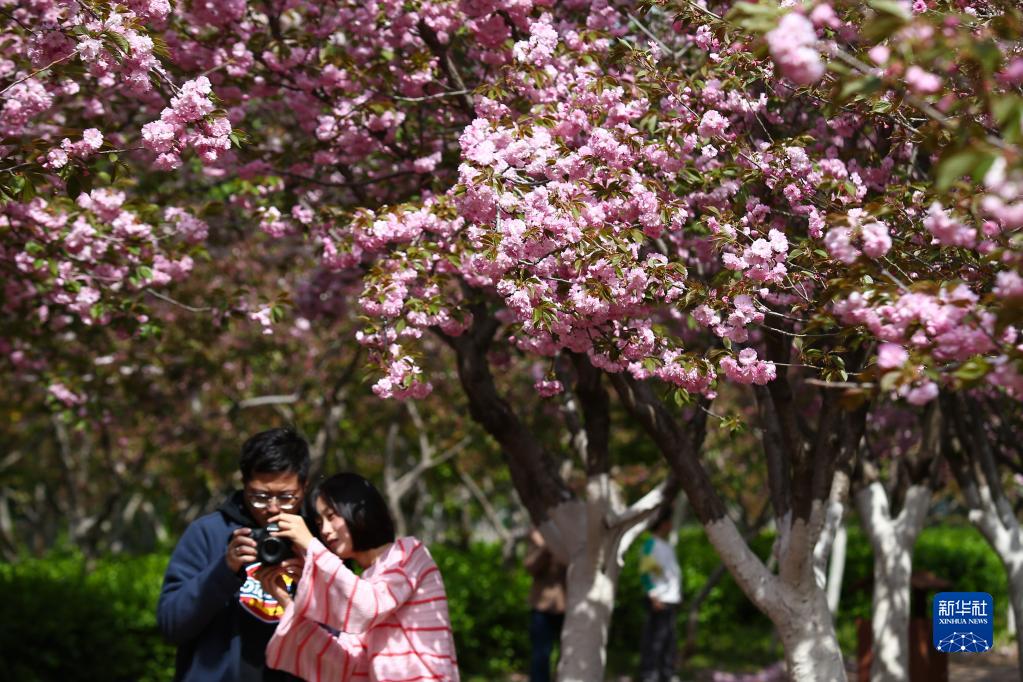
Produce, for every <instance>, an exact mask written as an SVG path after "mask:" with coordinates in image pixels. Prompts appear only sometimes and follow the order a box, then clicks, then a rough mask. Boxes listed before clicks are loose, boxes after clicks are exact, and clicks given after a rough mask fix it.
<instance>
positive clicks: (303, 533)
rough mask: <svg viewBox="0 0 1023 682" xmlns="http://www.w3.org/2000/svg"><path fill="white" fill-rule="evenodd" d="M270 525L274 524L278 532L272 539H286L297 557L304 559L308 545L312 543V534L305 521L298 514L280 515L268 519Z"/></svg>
mask: <svg viewBox="0 0 1023 682" xmlns="http://www.w3.org/2000/svg"><path fill="white" fill-rule="evenodd" d="M270 523H276V524H277V527H278V528H279V530H277V531H276V532H275V533H274V537H277V538H287V539H288V540H291V544H292V545H293V546H294V548H295V554H296V555H297V556H301V557H304V556H305V552H306V550H307V549H308V548H309V543H310V542H312V541H313V534H312V533H310V532H309V526H307V525H306V522H305V519H303V518H302V517H301V516H299V515H298V514H285V513H283V512H282V513H280V514H278V515H277V516H274V517H273V518H271V519H270Z"/></svg>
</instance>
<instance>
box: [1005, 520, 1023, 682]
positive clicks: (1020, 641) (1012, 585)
mask: <svg viewBox="0 0 1023 682" xmlns="http://www.w3.org/2000/svg"><path fill="white" fill-rule="evenodd" d="M1018 539H1019V538H1018V536H1017V540H1018ZM1017 546H1018V545H1017ZM1006 573H1007V575H1008V577H1009V601H1010V602H1011V604H1012V616H1013V618H1014V619H1015V622H1016V623H1017V628H1018V624H1019V623H1023V556H1020V552H1019V551H1017V561H1015V562H1013V564H1012V565H1011V566H1006ZM1016 655H1017V656H1018V658H1017V661H1018V663H1017V665H1019V666H1021V668H1020V679H1023V636H1020V634H1019V633H1018V632H1017V633H1016Z"/></svg>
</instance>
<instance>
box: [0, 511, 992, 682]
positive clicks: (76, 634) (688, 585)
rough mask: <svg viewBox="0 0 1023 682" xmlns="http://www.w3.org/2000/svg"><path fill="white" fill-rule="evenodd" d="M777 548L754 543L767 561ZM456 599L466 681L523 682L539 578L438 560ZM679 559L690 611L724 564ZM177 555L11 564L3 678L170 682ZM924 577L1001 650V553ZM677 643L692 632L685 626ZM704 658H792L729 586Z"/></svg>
mask: <svg viewBox="0 0 1023 682" xmlns="http://www.w3.org/2000/svg"><path fill="white" fill-rule="evenodd" d="M770 546H771V537H770V535H768V534H764V535H762V536H761V537H759V538H757V539H756V540H755V541H754V549H755V551H756V552H757V553H758V554H759V555H760V556H766V555H767V553H768V552H769V551H770ZM431 551H432V553H433V555H434V558H435V559H436V560H437V563H438V565H439V566H440V569H441V573H442V575H443V576H444V582H445V584H446V586H447V590H448V598H449V608H450V611H451V619H452V626H453V629H454V632H455V641H456V646H457V647H458V656H459V661H460V664H461V668H462V671H463V677H464V678H465V679H467V680H470V679H474V678H475V679H479V680H495V679H500V678H502V677H503V676H505V675H506V674H507V673H510V672H519V673H521V672H525V670H526V668H527V661H528V653H529V640H528V634H527V627H528V612H527V608H528V607H527V605H526V598H527V593H528V589H529V578H528V576H527V575H526V573H525V571H523V570H522V568H521V566H520V564H518V563H517V562H513V563H512V564H511V565H507V564H504V563H503V562H502V560H501V555H500V549H499V548H498V547H497V546H489V545H475V546H473V547H471V548H470V549H468V550H458V549H453V548H445V547H443V546H440V545H437V546H434V547H432V548H431ZM637 551H638V545H637V546H636V547H633V548H632V550H630V552H629V553H628V555H627V561H626V566H625V569H624V570H623V573H622V577H621V582H620V586H619V593H618V606H617V607H616V609H615V612H614V620H613V621H612V624H611V632H610V641H609V647H608V668H609V672H611V673H625V674H629V673H631V672H633V671H635V670H636V667H637V664H638V661H637V655H638V654H637V652H638V649H639V638H640V633H641V631H642V625H643V609H642V606H641V603H642V589H641V587H640V583H639V574H638V572H637V568H636V567H637V561H636V552H637ZM678 552H679V557H680V561H681V564H682V570H683V582H684V589H685V594H686V596H687V598H691V597H693V596H695V595H696V593H697V592H698V591H699V590H700V589H701V587H702V586H703V584H704V583H705V581H706V579H707V576H708V575H709V574H710V573H711V571H713V570H714V568H715V567H716V566H717V564H718V559H717V555H716V554H715V553H714V551H713V549H712V548H711V547H710V544H709V543H708V542H707V540H706V538H705V536H704V534H703V531H702V529H700V528H686V529H683V530H682V532H681V533H680V538H679V543H678ZM848 552H849V554H848V564H847V566H846V574H845V578H846V579H845V581H844V589H843V594H842V604H841V606H840V610H839V614H838V618H837V629H838V634H839V640H840V642H841V644H842V647H843V649H845V651H846V652H847V654H852V653H854V652H855V647H856V641H855V619H856V617H867V616H869V613H870V576H871V570H872V569H871V561H872V559H871V550H870V545H869V544H868V543H867V542H866V539H865V538H864V537H863V535H862V533H861V532H860V531H859V530H858V529H857V528H855V527H853V528H851V529H850V537H849V550H848ZM166 562H167V556H166V555H165V554H157V555H150V556H141V557H125V556H118V557H111V558H108V559H105V560H101V561H99V562H97V563H96V565H95V566H94V567H93V568H92V570H86V564H85V562H84V560H83V559H82V558H81V557H80V556H75V555H66V554H55V555H53V556H50V557H47V558H45V559H27V560H24V561H19V562H18V563H16V564H0V593H2V594H3V595H4V597H3V598H4V601H5V613H6V614H9V615H8V617H7V618H5V619H3V621H0V669H2V670H4V678H5V679H12V680H19V682H21V681H25V682H32V681H34V680H41V681H49V680H76V681H82V682H88V681H90V680H104V681H107V680H109V681H114V682H116V681H120V680H125V681H127V680H132V681H135V680H139V681H143V682H157V681H160V680H170V679H171V676H172V671H173V653H174V651H173V648H172V647H170V646H169V645H167V644H166V643H164V642H163V640H162V639H161V638H160V636H159V634H158V633H157V631H156V617H155V605H156V599H157V595H158V594H159V589H160V583H161V581H162V578H163V571H164V568H165V566H166ZM915 567H916V568H918V569H919V568H926V569H928V570H931V571H933V572H934V573H935V574H937V575H939V576H941V577H943V578H946V579H948V580H950V581H952V583H953V588H952V589H955V590H982V591H986V592H990V593H991V594H992V596H994V599H995V604H996V628H997V630H998V631H999V632H1000V633H1002V636H1003V637H1004V627H1005V609H1006V605H1007V604H1008V597H1007V588H1006V582H1005V575H1004V573H1003V572H1002V569H1001V566H1000V564H999V562H998V560H997V558H996V557H995V555H994V553H993V552H992V551H991V549H990V548H989V547H988V546H987V544H986V543H985V542H984V540H983V539H982V538H981V537H980V536H979V535H978V534H977V533H976V531H974V530H973V529H972V528H969V527H951V526H942V527H940V528H930V529H927V530H925V531H924V532H923V533H922V534H921V537H920V541H919V542H918V544H917V548H916V554H915ZM679 626H680V638H681V637H684V622H681V620H680V623H679ZM696 652H697V653H696V655H695V656H694V657H693V659H691V661H690V662H689V667H690V668H717V669H730V670H743V669H747V670H748V669H754V668H758V667H762V666H764V665H767V664H769V663H771V662H773V661H775V660H777V659H778V658H780V657H781V648H780V646H779V645H778V643H777V639H776V638H775V637H774V633H773V629H772V627H771V623H770V621H768V619H767V618H766V617H765V616H764V615H763V614H761V613H760V612H759V611H757V610H756V609H755V608H754V607H753V606H752V605H751V604H750V603H749V602H748V601H747V600H746V598H745V597H744V595H743V594H742V593H741V591H740V590H739V589H738V588H737V587H736V585H735V583H734V582H733V581H732V579H731V577H730V576H727V575H726V576H725V577H724V578H723V579H722V580H721V581H720V582H719V583H718V584H717V586H716V587H715V588H714V589H713V590H712V591H711V593H710V596H709V598H708V599H707V600H706V602H705V603H704V606H703V609H702V610H701V612H700V617H699V635H698V638H697V647H696Z"/></svg>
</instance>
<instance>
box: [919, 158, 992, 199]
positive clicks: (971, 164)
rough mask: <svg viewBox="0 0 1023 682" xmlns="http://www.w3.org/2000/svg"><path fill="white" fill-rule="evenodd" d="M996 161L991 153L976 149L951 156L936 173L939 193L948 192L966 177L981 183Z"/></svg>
mask: <svg viewBox="0 0 1023 682" xmlns="http://www.w3.org/2000/svg"><path fill="white" fill-rule="evenodd" d="M994 160H995V157H994V155H993V154H991V153H990V152H988V151H985V150H979V149H975V148H970V149H963V150H961V151H958V152H954V153H952V154H949V155H948V156H946V157H945V158H944V159H942V160H941V163H939V164H938V169H937V171H935V178H934V182H935V185H936V188H937V189H938V191H943V190H946V189H948V188H949V187H951V186H952V185H953V184H954V183H955V182H956V181H957V180H959V179H960V178H962V177H963V176H964V175H969V176H970V177H972V178H973V179H974V180H978V181H979V180H981V179H983V177H984V173H986V172H987V170H988V169H989V168H990V167H991V164H992V163H994Z"/></svg>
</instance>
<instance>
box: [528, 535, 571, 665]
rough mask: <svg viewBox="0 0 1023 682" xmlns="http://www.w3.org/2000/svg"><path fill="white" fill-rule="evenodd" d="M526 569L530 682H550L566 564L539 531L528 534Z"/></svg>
mask: <svg viewBox="0 0 1023 682" xmlns="http://www.w3.org/2000/svg"><path fill="white" fill-rule="evenodd" d="M525 566H526V570H527V571H528V572H529V574H530V575H532V576H533V585H532V587H531V588H530V590H529V643H530V649H531V652H530V657H529V682H550V679H551V653H553V651H554V644H555V642H557V641H558V639H559V638H560V637H561V626H562V625H563V624H564V622H565V574H566V571H567V568H568V567H567V566H565V564H563V563H561V562H560V561H558V560H557V559H556V558H554V554H553V553H551V550H550V548H548V547H547V543H546V542H545V541H544V539H543V535H541V534H540V531H539V530H537V529H536V528H534V529H533V530H532V532H531V533H530V534H529V546H528V549H527V551H526V560H525Z"/></svg>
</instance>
